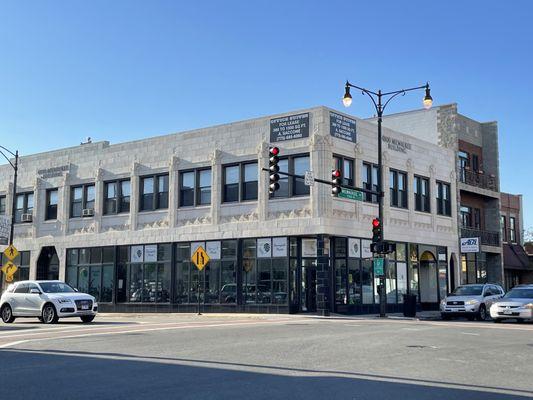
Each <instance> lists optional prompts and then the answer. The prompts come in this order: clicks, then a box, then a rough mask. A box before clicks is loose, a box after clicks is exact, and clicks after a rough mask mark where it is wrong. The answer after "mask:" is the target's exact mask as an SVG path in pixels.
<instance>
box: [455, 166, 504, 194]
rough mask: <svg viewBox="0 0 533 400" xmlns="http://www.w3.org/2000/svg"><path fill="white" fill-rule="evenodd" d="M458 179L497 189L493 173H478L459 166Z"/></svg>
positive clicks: (483, 187)
mask: <svg viewBox="0 0 533 400" xmlns="http://www.w3.org/2000/svg"><path fill="white" fill-rule="evenodd" d="M459 180H460V181H461V182H463V183H466V184H467V185H471V186H477V187H480V188H482V189H489V190H493V191H495V192H497V191H498V184H497V182H496V177H495V176H494V175H487V174H480V173H479V172H476V171H472V170H470V169H466V168H461V169H460V170H459Z"/></svg>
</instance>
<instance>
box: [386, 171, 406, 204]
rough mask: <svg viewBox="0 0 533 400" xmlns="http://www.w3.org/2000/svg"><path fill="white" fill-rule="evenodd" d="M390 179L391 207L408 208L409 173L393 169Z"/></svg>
mask: <svg viewBox="0 0 533 400" xmlns="http://www.w3.org/2000/svg"><path fill="white" fill-rule="evenodd" d="M389 181H390V184H389V186H390V205H391V207H400V208H407V174H406V173H405V172H401V171H396V170H393V169H391V170H390V173H389Z"/></svg>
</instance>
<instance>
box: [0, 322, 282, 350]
mask: <svg viewBox="0 0 533 400" xmlns="http://www.w3.org/2000/svg"><path fill="white" fill-rule="evenodd" d="M288 320H291V319H284V320H275V321H266V320H264V321H261V322H259V321H256V322H249V321H246V322H238V323H234V322H231V323H217V324H204V325H185V326H184V325H180V326H165V327H160V328H141V329H130V330H124V331H118V332H96V333H90V332H86V333H82V334H78V335H65V336H51V337H46V338H35V339H28V340H20V341H17V342H11V343H7V344H4V345H2V346H1V347H0V348H7V347H11V346H15V345H17V344H21V343H28V342H41V341H51V340H59V339H72V338H82V337H92V336H103V335H120V334H127V333H137V332H140V333H142V332H154V331H165V330H177V329H203V328H220V327H233V326H251V325H265V324H281V323H283V324H285V323H286V322H287V321H288Z"/></svg>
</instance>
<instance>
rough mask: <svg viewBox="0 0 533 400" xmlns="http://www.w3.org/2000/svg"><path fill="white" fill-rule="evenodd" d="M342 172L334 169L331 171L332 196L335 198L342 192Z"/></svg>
mask: <svg viewBox="0 0 533 400" xmlns="http://www.w3.org/2000/svg"><path fill="white" fill-rule="evenodd" d="M341 175H342V174H341V171H339V170H338V169H334V170H333V171H331V194H332V195H333V196H338V195H339V193H340V192H341V191H342V188H341V178H342V177H341Z"/></svg>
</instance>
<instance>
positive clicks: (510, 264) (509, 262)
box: [503, 244, 533, 270]
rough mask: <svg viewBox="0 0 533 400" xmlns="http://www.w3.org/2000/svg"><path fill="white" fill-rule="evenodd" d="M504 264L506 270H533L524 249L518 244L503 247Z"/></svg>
mask: <svg viewBox="0 0 533 400" xmlns="http://www.w3.org/2000/svg"><path fill="white" fill-rule="evenodd" d="M503 262H504V268H506V269H526V270H533V266H531V265H530V262H529V257H528V255H527V254H526V252H525V250H524V248H523V247H522V246H520V245H518V244H504V245H503Z"/></svg>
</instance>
